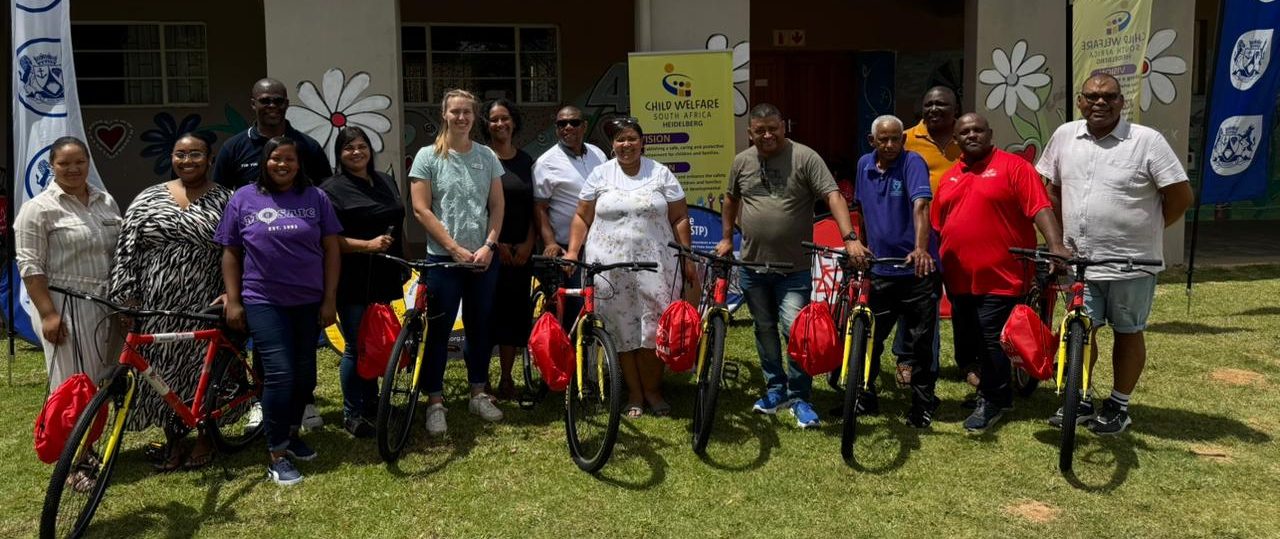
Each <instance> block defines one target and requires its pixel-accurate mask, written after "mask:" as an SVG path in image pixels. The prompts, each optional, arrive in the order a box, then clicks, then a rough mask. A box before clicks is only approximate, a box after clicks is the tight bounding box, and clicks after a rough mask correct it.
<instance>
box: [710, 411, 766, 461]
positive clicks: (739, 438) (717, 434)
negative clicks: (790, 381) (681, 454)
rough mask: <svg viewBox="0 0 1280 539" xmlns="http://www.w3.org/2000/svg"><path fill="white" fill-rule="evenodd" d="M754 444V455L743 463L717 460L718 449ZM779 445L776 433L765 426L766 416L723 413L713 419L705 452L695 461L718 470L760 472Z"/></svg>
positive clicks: (748, 413)
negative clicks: (755, 448) (700, 461)
mask: <svg viewBox="0 0 1280 539" xmlns="http://www.w3.org/2000/svg"><path fill="white" fill-rule="evenodd" d="M753 441H756V442H757V444H758V447H759V448H758V449H757V450H756V452H755V456H753V457H752V458H751V459H749V460H746V461H745V462H742V463H740V464H734V463H731V462H728V461H724V460H720V459H719V458H718V457H717V455H718V454H719V452H718V451H717V448H718V447H724V446H736V447H741V446H744V445H746V444H748V443H751V442H753ZM780 444H781V442H780V441H779V440H778V433H777V431H776V430H774V428H773V426H772V425H770V424H769V423H768V421H767V420H766V419H765V416H763V415H760V414H756V413H752V412H750V411H748V412H742V413H735V414H725V415H720V417H718V418H717V419H716V422H715V425H713V427H712V431H711V441H710V442H708V443H707V450H706V452H705V453H704V454H702V455H698V458H699V459H700V460H702V462H704V463H706V464H707V465H708V466H710V467H712V468H715V469H717V470H721V471H726V472H746V471H750V470H756V469H759V468H760V467H762V466H764V465H765V463H767V462H769V457H770V455H772V454H773V450H774V449H777V448H778V446H779V445H780Z"/></svg>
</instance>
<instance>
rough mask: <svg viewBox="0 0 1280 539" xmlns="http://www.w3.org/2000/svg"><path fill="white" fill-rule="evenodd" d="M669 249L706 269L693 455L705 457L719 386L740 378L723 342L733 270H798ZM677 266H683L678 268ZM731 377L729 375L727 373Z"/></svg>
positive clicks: (682, 248) (680, 248)
mask: <svg viewBox="0 0 1280 539" xmlns="http://www.w3.org/2000/svg"><path fill="white" fill-rule="evenodd" d="M667 247H670V248H672V249H675V250H676V258H677V260H679V261H681V262H683V261H684V260H685V259H686V258H696V259H698V262H699V264H701V265H702V266H703V272H702V291H701V293H700V294H699V295H698V313H699V314H701V315H702V337H701V338H700V339H699V340H698V356H697V357H698V360H697V363H696V364H695V367H694V371H693V372H694V383H695V384H696V385H697V387H698V395H697V397H695V398H694V401H693V433H692V436H691V442H692V444H693V452H694V453H696V454H698V455H703V454H706V451H707V443H708V442H709V441H710V440H711V430H712V426H713V425H714V423H715V415H716V403H717V400H718V399H719V397H720V385H721V384H722V383H723V382H724V380H725V378H726V377H729V378H735V379H736V378H737V377H738V365H737V364H734V363H725V360H724V340H725V332H726V331H727V330H728V327H729V321H730V319H731V318H732V314H731V313H730V310H729V305H728V292H729V282H730V278H731V276H732V270H733V268H734V267H745V268H763V269H764V271H766V272H767V271H770V270H786V269H791V268H793V267H795V265H794V264H791V263H787V262H746V261H742V260H737V259H735V258H732V257H725V256H717V255H716V254H715V253H711V252H707V251H698V250H696V249H691V248H689V247H685V246H683V245H680V244H679V243H676V242H674V241H673V242H668V243H667ZM676 267H680V265H677V266H676ZM726 372H728V373H729V374H728V375H726V374H725V373H726Z"/></svg>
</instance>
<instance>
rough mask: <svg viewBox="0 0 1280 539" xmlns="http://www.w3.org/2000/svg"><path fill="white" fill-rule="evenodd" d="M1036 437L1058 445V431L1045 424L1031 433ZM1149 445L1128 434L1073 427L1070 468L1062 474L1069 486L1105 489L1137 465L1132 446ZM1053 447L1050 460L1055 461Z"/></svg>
mask: <svg viewBox="0 0 1280 539" xmlns="http://www.w3.org/2000/svg"><path fill="white" fill-rule="evenodd" d="M1035 438H1036V440H1039V441H1040V442H1041V443H1043V444H1045V445H1049V446H1052V447H1054V448H1055V449H1056V448H1057V447H1058V446H1059V444H1060V443H1061V440H1062V432H1061V431H1060V430H1058V429H1054V428H1045V429H1042V430H1040V431H1038V432H1036V433H1035ZM1139 448H1140V449H1144V450H1146V449H1149V447H1148V446H1147V445H1146V444H1144V443H1142V442H1141V441H1140V440H1136V439H1134V438H1133V437H1130V436H1117V437H1100V436H1094V435H1091V434H1089V433H1088V431H1087V430H1085V428H1084V427H1083V426H1081V427H1079V428H1078V429H1077V430H1076V447H1075V453H1074V458H1073V460H1072V463H1073V465H1072V468H1071V470H1070V471H1067V472H1063V473H1062V477H1063V479H1065V480H1066V481H1067V484H1069V485H1071V487H1072V488H1075V489H1078V490H1082V491H1085V492H1094V493H1107V492H1111V491H1113V490H1115V489H1116V488H1118V487H1120V486H1121V485H1123V484H1124V483H1125V481H1128V480H1129V474H1130V473H1131V472H1132V471H1133V469H1134V468H1138V467H1139V465H1138V452H1137V450H1136V449H1139ZM1057 455H1058V453H1057V451H1055V452H1054V457H1055V458H1054V461H1055V464H1056V461H1057V458H1056V457H1057Z"/></svg>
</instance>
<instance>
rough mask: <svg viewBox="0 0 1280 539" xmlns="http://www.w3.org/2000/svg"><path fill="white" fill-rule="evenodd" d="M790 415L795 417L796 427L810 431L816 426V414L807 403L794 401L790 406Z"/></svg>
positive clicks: (817, 421) (798, 400)
mask: <svg viewBox="0 0 1280 539" xmlns="http://www.w3.org/2000/svg"><path fill="white" fill-rule="evenodd" d="M791 415H794V416H796V426H798V427H800V428H802V429H811V428H816V427H817V426H818V423H819V420H818V412H815V411H813V406H810V405H809V403H808V402H806V401H802V400H800V399H796V401H795V402H794V403H792V404H791Z"/></svg>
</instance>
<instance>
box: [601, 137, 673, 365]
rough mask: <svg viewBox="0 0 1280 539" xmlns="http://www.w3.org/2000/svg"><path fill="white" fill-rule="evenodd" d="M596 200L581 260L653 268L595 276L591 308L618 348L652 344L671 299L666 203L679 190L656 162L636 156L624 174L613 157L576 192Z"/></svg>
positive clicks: (669, 225) (653, 344)
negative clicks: (653, 267)
mask: <svg viewBox="0 0 1280 539" xmlns="http://www.w3.org/2000/svg"><path fill="white" fill-rule="evenodd" d="M579 197H580V198H581V199H582V200H587V201H591V200H594V201H595V202H596V212H595V221H594V222H593V223H592V224H591V229H590V230H589V231H588V232H587V242H586V245H585V246H584V251H585V254H586V261H587V262H592V263H601V264H611V263H614V262H657V263H658V272H657V273H653V272H649V271H640V272H633V271H625V270H614V271H609V272H606V273H604V274H601V275H599V276H597V277H596V283H595V284H596V311H597V312H598V313H600V315H601V316H603V317H604V319H605V322H606V323H607V324H608V325H609V329H610V332H611V333H612V334H613V336H614V339H615V340H616V341H617V345H618V351H620V352H628V351H631V350H636V349H638V348H654V347H655V346H656V343H655V338H656V337H657V334H658V317H660V316H662V311H663V310H665V309H666V308H667V305H668V304H670V303H671V294H672V280H673V279H674V278H675V273H676V261H675V257H674V253H673V252H672V251H671V249H670V248H668V247H667V242H670V241H672V240H673V239H675V236H674V235H673V234H672V232H671V223H670V221H669V220H668V218H667V204H668V203H670V202H675V201H678V200H684V198H685V195H684V189H682V188H681V187H680V182H679V181H678V180H676V177H675V175H674V174H672V173H671V171H670V170H668V169H667V167H665V166H663V165H662V164H661V163H658V162H657V161H654V160H652V159H648V158H645V157H641V158H640V172H639V173H638V174H636V175H635V176H628V175H627V174H626V173H624V172H623V171H622V167H621V166H620V165H618V161H617V159H611V160H609V161H608V162H606V163H604V164H602V165H600V166H598V167H596V168H595V170H594V171H592V172H591V175H590V176H589V177H588V178H587V182H586V184H585V185H583V187H582V192H581V194H579Z"/></svg>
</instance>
